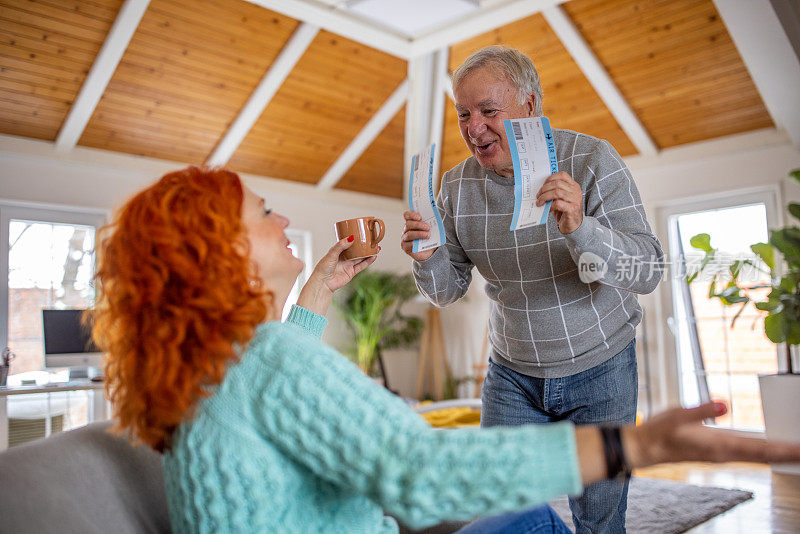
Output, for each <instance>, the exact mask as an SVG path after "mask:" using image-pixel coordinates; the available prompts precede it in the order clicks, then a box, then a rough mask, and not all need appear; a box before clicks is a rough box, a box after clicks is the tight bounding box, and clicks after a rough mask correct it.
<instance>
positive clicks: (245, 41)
mask: <svg viewBox="0 0 800 534" xmlns="http://www.w3.org/2000/svg"><path fill="white" fill-rule="evenodd" d="M154 8H155V9H154V11H153V13H155V14H160V15H165V16H166V17H168V20H169V21H170V22H178V24H179V26H178V28H180V27H181V26H182V25H183V23H187V24H190V25H191V27H192V28H196V30H195V32H189V33H198V34H199V35H202V36H203V37H206V36H209V37H211V38H214V39H217V40H219V39H229V40H230V45H233V46H239V47H244V48H254V49H256V50H258V51H261V52H263V49H264V45H265V44H269V45H272V46H271V48H275V49H279V48H280V47H281V46H283V44H284V43H285V42H286V39H287V37H288V36H289V35H291V33H292V32H294V31H295V30H296V29H297V27H298V26H299V25H300V22H301V21H297V20H294V19H291V18H288V17H284V16H283V15H279V14H277V13H275V14H273V19H272V22H273V23H274V26H275V28H273V31H265V30H264V26H263V19H264V18H265V17H264V15H265V14H270V12H269V11H268V10H265V9H263V8H262V7H261V6H258V5H255V4H251V3H250V2H225V3H224V4H222V3H220V2H198V1H194V2H191V3H188V2H186V1H185V0H178V1H172V0H161V1H160V2H159V3H158V4H157V5H156V6H154ZM242 8H245V9H242ZM151 9H152V8H151ZM276 15H277V16H276ZM253 19H257V20H259V21H261V22H262V24H252V23H251V22H252V20H253ZM169 27H171V28H174V26H172V24H170V26H169ZM203 30H208V31H203ZM220 30H223V31H220ZM231 30H235V31H231ZM217 34H219V35H217Z"/></svg>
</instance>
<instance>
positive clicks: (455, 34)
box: [408, 0, 565, 58]
mask: <svg viewBox="0 0 800 534" xmlns="http://www.w3.org/2000/svg"><path fill="white" fill-rule="evenodd" d="M564 1H565V0H510V1H506V2H503V3H501V4H497V5H495V6H493V7H490V8H486V9H482V10H479V11H477V12H475V13H473V14H471V15H469V16H467V17H465V18H464V19H462V20H461V21H458V22H455V23H452V22H451V23H447V25H446V26H445V27H443V28H439V29H434V30H432V31H431V32H429V33H427V34H426V35H422V36H420V37H417V38H416V39H414V40H413V41H412V43H411V53H410V55H409V56H408V57H409V58H412V57H418V56H422V55H424V54H427V53H430V52H433V51H435V50H439V49H441V48H444V47H448V46H450V45H451V44H453V43H458V42H461V41H465V40H467V39H469V38H471V37H475V36H476V35H480V34H482V33H485V32H488V31H490V30H493V29H495V28H499V27H501V26H505V25H506V24H509V23H511V22H514V21H516V20H519V19H522V18H525V17H527V16H529V15H532V14H534V13H538V12H540V11H542V10H544V9H547V8H549V7H553V6H555V5H558V4H561V3H562V2H564Z"/></svg>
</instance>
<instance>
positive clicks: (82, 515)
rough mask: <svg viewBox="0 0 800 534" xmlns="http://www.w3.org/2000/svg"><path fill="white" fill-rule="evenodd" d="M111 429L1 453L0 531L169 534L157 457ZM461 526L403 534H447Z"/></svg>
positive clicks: (93, 428) (89, 429)
mask: <svg viewBox="0 0 800 534" xmlns="http://www.w3.org/2000/svg"><path fill="white" fill-rule="evenodd" d="M108 427H109V423H107V422H102V423H92V424H90V425H88V426H86V427H83V428H79V429H77V430H71V431H69V432H63V433H60V434H56V435H54V436H52V437H49V438H47V439H42V440H38V441H34V442H31V443H29V444H25V445H20V446H18V447H14V448H11V449H9V450H7V451H5V452H3V453H0V518H2V519H0V532H2V533H5V532H8V533H14V534H42V533H49V532H58V533H59V534H73V533H74V534H95V533H97V534H100V533H108V532H113V533H114V534H128V533H130V534H139V533H159V532H164V533H168V532H170V524H169V516H168V513H167V504H166V496H165V494H164V479H163V476H162V473H161V458H160V456H159V455H158V453H156V452H154V451H153V450H151V449H149V448H147V447H133V446H131V445H130V444H129V443H128V441H126V440H125V439H123V438H121V437H117V436H114V435H112V434H110V433H109V432H108ZM462 525H463V523H443V524H441V525H437V526H435V527H432V528H429V529H425V530H421V531H412V530H409V529H406V528H404V527H402V526H401V527H400V532H401V533H405V534H412V533H415V532H416V533H419V534H421V533H425V534H447V533H450V532H454V531H455V530H457V529H458V528H459V527H460V526H462Z"/></svg>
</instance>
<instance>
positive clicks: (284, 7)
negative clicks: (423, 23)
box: [247, 0, 411, 58]
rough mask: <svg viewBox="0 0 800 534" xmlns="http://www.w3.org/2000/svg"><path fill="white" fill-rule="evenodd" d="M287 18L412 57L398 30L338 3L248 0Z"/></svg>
mask: <svg viewBox="0 0 800 534" xmlns="http://www.w3.org/2000/svg"><path fill="white" fill-rule="evenodd" d="M247 1H248V2H252V3H253V4H257V5H259V6H262V7H266V8H267V9H271V10H272V11H275V12H278V13H282V14H283V15H286V16H287V17H291V18H293V19H297V20H302V21H305V22H308V23H310V24H313V25H315V26H319V27H320V28H324V29H326V30H328V31H330V32H333V33H335V34H337V35H341V36H343V37H347V38H348V39H352V40H353V41H356V42H358V43H361V44H364V45H367V46H369V47H370V48H375V49H378V50H381V51H383V52H386V53H388V54H392V55H394V56H398V57H402V58H408V57H409V52H410V46H411V41H410V40H409V39H408V38H407V37H404V36H402V35H400V34H399V33H398V32H397V31H396V30H394V29H392V28H388V27H385V26H381V25H378V24H376V23H374V22H368V21H366V20H363V19H361V18H358V17H356V16H353V15H351V14H350V13H348V12H346V11H344V10H341V9H338V8H336V7H334V6H330V5H326V4H324V3H321V2H317V1H314V0H247Z"/></svg>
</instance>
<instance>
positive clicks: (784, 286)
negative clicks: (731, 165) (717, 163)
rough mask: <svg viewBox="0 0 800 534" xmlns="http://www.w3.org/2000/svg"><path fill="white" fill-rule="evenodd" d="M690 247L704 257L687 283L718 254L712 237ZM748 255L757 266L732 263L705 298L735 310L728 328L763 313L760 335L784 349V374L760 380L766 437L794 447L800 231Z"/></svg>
mask: <svg viewBox="0 0 800 534" xmlns="http://www.w3.org/2000/svg"><path fill="white" fill-rule="evenodd" d="M789 176H790V177H791V178H793V179H794V180H795V181H797V182H800V169H796V170H794V171H792V172H791V173H789ZM788 211H789V213H790V214H791V215H792V216H793V217H794V218H795V219H798V220H800V204H797V203H794V202H792V203H790V204H789V205H788ZM690 244H691V245H692V247H694V248H696V249H698V250H701V251H703V254H704V255H703V258H702V260H701V263H700V268H699V270H698V271H697V272H694V273H692V274H690V275H689V276H687V277H686V282H687V283H691V282H692V281H693V280H695V278H696V277H697V276H699V275H700V274H701V273H702V272H703V271H704V270H705V269H707V268H708V267H709V265H710V264H711V262H712V260H715V259H719V258H718V255H719V251H718V250H717V249H715V248H714V247H712V246H711V236H709V235H708V234H698V235H696V236H694V237H692V238H691V240H690ZM750 250H752V251H753V253H754V254H755V255H756V256H757V257H758V258H759V259H760V260H761V263H760V264H759V263H757V262H755V261H752V260H750V259H738V260H735V261H732V262H730V264H729V266H728V274H727V276H725V277H722V276H721V275H720V274H714V275H713V276H712V278H711V282H710V284H709V289H708V296H709V298H716V299H719V301H720V302H721V303H722V304H723V305H725V306H739V309H738V310H737V312H736V314H735V315H734V317H733V320H732V321H731V328H733V327H734V325H735V323H736V319H737V318H738V317H739V316H740V315H741V313H742V311H744V309H745V308H746V307H747V306H748V305H749V304H751V303H752V304H753V305H754V306H755V307H756V308H757V309H759V310H761V311H765V312H767V315H766V317H765V318H764V333H765V334H766V336H767V338H769V340H770V341H772V342H773V343H776V344H779V343H783V344H784V351H783V358H784V361H785V363H784V365H783V367H784V368H785V372H780V371H779V373H778V374H775V375H760V376H759V377H758V380H759V387H760V389H761V405H762V409H763V412H764V424H765V427H766V434H767V437H768V438H770V439H776V440H786V441H795V442H797V441H800V419H799V418H798V411H797V409H796V408H797V407H798V406H800V374H796V373H800V366H798V365H797V364H796V363H795V361H794V359H795V353H797V352H798V345H800V227H798V226H784V227H783V228H779V229H776V230H771V231H770V237H769V242H768V243H755V244H753V245H750ZM780 257H782V259H783V261H782V264H781V261H780ZM781 266H783V268H782V269H781ZM745 267H748V268H751V269H756V270H759V271H761V272H763V273H765V274H767V275H768V276H769V281H768V282H767V283H765V284H754V285H747V284H745V283H743V281H742V280H741V279H740V276H741V274H742V272H743V269H744V268H745ZM765 267H766V269H765ZM760 289H769V294H768V295H767V296H766V299H761V300H759V299H757V298H756V297H755V296H754V292H756V291H757V290H760ZM773 470H775V471H776V472H783V473H793V474H800V466H798V465H786V466H777V467H776V466H773Z"/></svg>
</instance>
